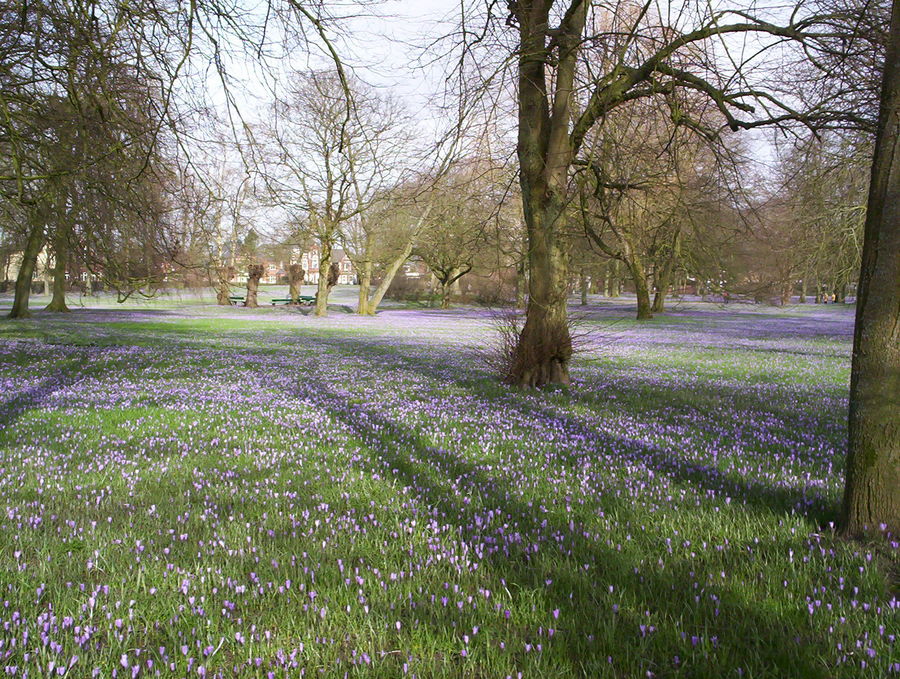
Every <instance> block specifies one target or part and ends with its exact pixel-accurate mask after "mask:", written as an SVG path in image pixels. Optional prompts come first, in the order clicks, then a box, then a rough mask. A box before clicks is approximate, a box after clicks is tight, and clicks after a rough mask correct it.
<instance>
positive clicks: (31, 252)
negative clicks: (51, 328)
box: [9, 223, 44, 318]
mask: <svg viewBox="0 0 900 679" xmlns="http://www.w3.org/2000/svg"><path fill="white" fill-rule="evenodd" d="M43 246H44V225H43V224H40V223H35V224H32V226H31V232H30V233H29V234H28V241H27V242H26V243H25V251H24V252H23V253H22V264H21V266H20V267H19V275H18V276H17V277H16V293H15V297H14V298H13V305H12V309H11V310H10V312H9V318H28V317H29V316H30V315H31V313H30V312H29V311H28V299H29V298H30V297H31V282H32V281H33V280H34V270H35V268H36V267H37V258H38V255H39V254H40V252H41V248H42V247H43Z"/></svg>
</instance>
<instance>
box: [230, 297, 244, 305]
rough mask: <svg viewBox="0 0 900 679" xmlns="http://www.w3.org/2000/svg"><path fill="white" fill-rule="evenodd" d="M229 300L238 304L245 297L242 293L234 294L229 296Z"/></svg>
mask: <svg viewBox="0 0 900 679" xmlns="http://www.w3.org/2000/svg"><path fill="white" fill-rule="evenodd" d="M228 301H229V302H231V304H232V305H234V304H237V303H238V302H243V301H244V297H243V296H242V295H232V296H231V297H229V298H228Z"/></svg>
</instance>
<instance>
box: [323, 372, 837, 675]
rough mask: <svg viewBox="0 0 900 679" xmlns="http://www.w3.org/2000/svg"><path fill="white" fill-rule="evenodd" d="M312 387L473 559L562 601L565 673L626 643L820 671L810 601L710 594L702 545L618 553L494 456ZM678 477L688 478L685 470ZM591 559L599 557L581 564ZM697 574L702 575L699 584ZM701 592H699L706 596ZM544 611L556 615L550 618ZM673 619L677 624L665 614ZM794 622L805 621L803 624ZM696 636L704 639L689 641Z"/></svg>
mask: <svg viewBox="0 0 900 679" xmlns="http://www.w3.org/2000/svg"><path fill="white" fill-rule="evenodd" d="M317 393H318V399H317V400H318V403H319V405H320V407H321V408H322V409H323V410H325V411H326V412H327V413H328V414H329V415H330V416H331V417H332V418H334V419H335V420H336V421H338V422H341V423H342V424H343V425H344V426H345V427H346V428H347V429H348V430H349V431H350V432H352V433H353V434H354V436H355V437H356V438H357V439H358V440H359V441H360V442H362V444H363V445H364V446H365V447H366V448H368V449H369V450H370V451H371V453H372V455H371V456H369V458H367V459H364V460H361V461H360V463H359V464H361V466H363V467H364V468H367V470H368V471H369V472H377V473H379V474H381V475H382V476H384V475H388V474H389V475H391V476H392V477H393V479H394V480H395V482H396V483H398V484H399V485H400V486H405V487H407V488H408V489H409V491H410V492H411V494H412V495H413V497H415V498H416V500H417V501H418V502H421V503H423V504H424V505H426V506H427V507H428V508H431V510H432V511H433V515H434V516H436V517H439V518H438V520H439V521H440V522H449V523H450V524H451V525H452V527H453V532H454V535H455V536H456V538H457V539H458V540H459V541H460V542H461V543H463V544H465V545H466V547H467V549H468V554H470V555H471V557H472V559H473V560H478V559H481V560H482V562H483V563H482V565H484V564H487V566H488V568H489V569H490V572H491V573H492V574H493V575H494V576H495V577H496V578H498V579H502V581H503V582H505V585H506V587H507V589H508V590H511V591H532V592H539V595H538V596H539V597H540V599H541V600H542V601H543V603H544V605H545V607H546V609H547V610H548V611H549V610H562V611H564V612H565V613H564V615H563V617H562V619H561V620H560V622H559V625H560V632H559V635H560V636H559V637H557V643H556V644H555V646H559V643H558V642H559V641H560V640H562V641H564V643H563V644H562V648H561V649H560V650H559V651H558V652H559V653H561V654H563V655H564V657H565V661H564V662H565V663H566V664H567V668H566V673H571V674H574V675H583V676H599V675H601V674H602V673H603V672H604V671H606V670H607V668H608V661H607V658H608V656H615V657H616V658H619V659H621V658H622V656H623V655H624V656H626V657H628V658H629V661H630V662H631V663H638V664H640V665H642V667H643V668H645V669H646V670H647V671H654V672H662V673H663V674H662V676H664V675H665V671H666V670H667V669H668V670H672V669H674V667H675V666H674V665H669V666H668V667H665V666H661V665H660V662H661V661H662V660H663V659H667V660H670V661H671V662H672V663H674V662H675V660H674V657H675V656H676V655H678V656H680V659H681V662H685V663H687V665H686V666H685V669H686V668H687V667H688V666H691V667H692V669H691V671H690V672H689V674H690V675H691V676H698V677H717V676H722V675H721V674H720V672H721V671H722V670H723V667H722V663H723V662H726V663H727V662H734V661H735V660H736V658H737V657H739V656H747V657H749V658H752V659H753V661H754V662H755V664H756V665H757V667H759V666H762V667H765V668H768V669H770V670H775V673H776V674H777V675H779V676H819V675H821V673H822V669H823V666H822V664H821V660H820V658H821V656H822V655H823V652H826V649H828V648H829V646H828V644H827V635H824V634H819V633H817V632H815V631H814V630H813V629H812V628H811V627H810V626H809V625H808V622H807V621H806V620H805V619H804V617H803V616H805V614H806V613H805V610H802V611H801V610H799V609H798V610H797V611H796V612H795V614H794V613H792V614H791V615H789V616H787V617H785V616H784V615H781V614H779V613H777V612H774V611H772V610H770V609H767V608H766V607H765V605H756V604H755V603H754V602H752V601H748V600H747V599H746V597H745V596H744V595H743V594H742V593H741V592H739V591H736V590H734V589H731V588H727V587H724V586H718V587H715V592H716V596H715V601H714V602H713V603H711V601H710V598H709V595H708V594H707V591H706V585H707V584H708V583H705V582H704V581H703V576H702V574H705V573H707V572H708V569H712V568H713V566H712V565H710V566H704V560H705V559H704V558H703V557H698V558H696V559H694V558H692V559H687V558H669V560H668V563H667V564H665V566H663V564H661V563H660V564H659V565H658V566H654V565H652V564H648V563H647V562H645V560H644V558H643V557H644V556H645V555H644V554H642V553H639V552H637V550H636V549H635V548H632V549H631V552H630V555H626V554H623V553H622V552H620V551H618V550H617V549H615V548H613V547H612V546H610V545H605V544H604V543H603V542H601V541H600V540H599V539H589V538H588V537H587V535H586V533H585V532H584V530H585V526H584V525H583V524H581V523H580V522H577V523H576V522H574V521H571V522H566V521H565V520H564V519H563V517H562V516H560V515H558V514H559V513H558V512H554V511H547V510H546V508H543V506H542V505H539V504H538V503H535V502H526V501H525V500H524V498H522V497H521V494H520V489H518V488H515V487H511V486H509V485H508V484H505V483H503V482H501V481H500V480H498V478H497V477H496V476H495V475H493V474H491V472H490V468H486V467H485V466H483V465H476V464H473V463H472V462H471V461H469V460H467V459H465V458H464V457H462V456H461V455H459V454H456V453H455V452H453V451H451V450H447V449H442V448H438V447H435V446H433V445H430V444H429V442H428V441H427V440H425V439H423V437H422V436H420V435H419V434H417V433H415V432H413V431H410V430H408V429H405V428H404V427H403V426H402V425H400V424H398V423H397V422H395V421H393V420H391V419H390V418H388V417H385V416H384V415H382V414H380V413H378V412H376V411H375V410H373V409H366V408H364V407H361V406H356V407H354V408H353V409H352V410H348V408H347V407H346V403H345V401H344V398H343V396H342V395H341V394H339V393H336V392H335V391H333V390H329V389H328V388H327V387H323V388H321V389H320V390H318V392H317ZM532 414H533V415H534V416H536V417H542V416H543V415H544V414H543V413H541V412H539V411H537V412H533V413H532ZM644 454H645V455H656V453H655V452H652V453H647V452H645V453H644ZM376 461H381V465H380V466H379V465H377V464H376ZM682 480H683V481H692V482H693V481H695V479H694V478H693V477H690V476H683V478H682ZM601 502H602V504H603V509H604V511H605V512H607V513H608V514H611V515H615V516H616V517H617V518H618V521H619V523H620V524H622V525H624V524H627V523H628V522H630V521H633V520H634V519H635V516H634V513H633V512H632V510H631V509H630V507H629V505H628V504H627V503H626V502H625V501H623V499H622V498H619V497H613V496H611V495H610V496H604V497H603V498H602V500H601ZM486 515H487V516H491V517H493V516H496V517H498V518H497V521H498V522H499V523H502V524H503V525H504V526H506V527H507V528H506V530H500V531H498V530H497V524H493V523H491V521H488V522H487V524H485V523H484V517H485V516H486ZM635 523H636V521H635ZM648 538H649V539H648ZM653 539H659V540H660V542H661V540H662V536H659V537H658V538H657V536H652V535H651V536H643V537H642V540H645V541H647V542H648V547H649V548H651V549H652V548H653V547H654V545H653V544H652V540H653ZM788 548H789V545H788V544H787V543H784V544H780V543H773V544H767V545H766V546H765V547H764V548H763V549H764V550H766V551H767V553H769V554H772V555H774V554H779V553H780V554H784V553H786V552H787V550H788ZM656 551H659V550H658V546H657V550H656ZM738 558H740V557H738ZM587 564H593V565H594V566H593V568H594V569H593V570H590V571H589V570H587V569H586V568H585V565H587ZM548 582H550V583H552V586H548V585H547V583H548ZM608 583H614V584H615V586H616V587H618V588H620V592H619V594H618V595H617V596H620V597H621V600H622V601H623V605H622V606H621V607H620V608H619V610H618V611H616V612H614V611H613V610H612V607H611V606H610V605H609V597H608V596H607V594H606V591H607V584H608ZM698 585H703V587H702V588H701V589H699V590H698V589H697V586H698ZM698 594H699V595H703V599H705V600H704V601H702V602H701V597H700V596H699V595H698ZM695 596H696V597H697V598H696V599H695V598H694V597H695ZM417 615H418V611H417ZM654 621H658V624H659V625H661V626H660V627H659V628H657V627H656V626H655V625H654ZM547 622H548V624H549V625H552V624H555V623H554V622H553V620H552V619H548V621H547ZM673 622H677V623H680V624H676V625H675V626H674V627H672V626H666V623H673ZM433 624H435V625H437V626H445V625H446V621H442V620H441V618H440V616H439V615H437V616H436V617H435V620H434V621H433ZM512 624H515V621H513V623H512ZM676 627H677V628H678V629H676ZM686 630H687V631H686ZM798 630H803V632H802V633H801V634H799V635H798V632H797V631H798ZM690 631H694V632H696V634H690ZM520 634H521V635H522V636H523V637H524V638H532V639H535V640H536V641H540V638H539V637H538V636H537V630H535V629H522V630H520ZM692 637H696V639H693V638H692ZM545 643H548V642H545ZM695 644H702V647H703V648H704V649H705V650H703V652H700V653H695V652H694V650H693V649H694V645H695ZM826 654H827V652H826ZM651 659H652V660H651ZM559 661H561V659H560V658H559V657H557V662H559ZM732 671H733V670H732Z"/></svg>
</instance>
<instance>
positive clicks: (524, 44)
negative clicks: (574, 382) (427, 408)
mask: <svg viewBox="0 0 900 679" xmlns="http://www.w3.org/2000/svg"><path fill="white" fill-rule="evenodd" d="M552 4H553V3H550V2H546V0H521V1H520V2H518V3H515V4H513V3H510V7H511V8H512V9H513V11H514V13H515V18H516V20H517V22H518V28H519V49H518V69H519V72H518V109H519V116H518V145H517V148H516V151H517V154H518V158H519V184H520V186H521V189H522V205H523V208H524V216H525V225H526V231H527V233H528V265H529V267H528V271H529V282H528V292H529V296H528V305H527V307H526V310H525V325H524V327H523V328H522V332H521V334H520V336H519V340H518V342H517V344H516V348H515V351H514V354H513V361H512V367H511V371H510V375H509V381H510V382H512V383H514V384H518V385H520V386H533V387H540V386H543V385H546V384H551V383H556V384H568V383H569V360H570V359H571V357H572V337H571V335H570V333H569V325H568V312H567V301H568V300H567V298H568V294H567V293H568V289H567V288H568V280H567V259H568V258H567V256H566V244H565V242H564V239H565V236H564V233H563V227H564V226H565V224H564V213H565V206H566V197H567V196H566V194H567V189H568V186H567V184H568V173H569V168H570V167H571V163H572V159H573V158H574V154H575V148H576V143H577V140H575V138H574V137H573V136H570V127H571V125H570V124H571V119H572V103H573V96H572V93H573V87H574V78H575V69H576V62H577V56H578V48H579V45H580V41H581V35H582V33H583V30H584V25H585V20H586V17H587V5H588V3H587V2H585V1H580V2H574V3H572V5H571V6H570V8H569V11H567V12H566V15H565V17H564V19H563V20H562V21H561V22H560V25H559V27H558V29H557V30H556V31H555V35H554V36H553V42H554V43H555V45H557V46H558V54H557V56H556V59H555V64H556V68H555V73H554V74H553V75H554V77H553V79H552V85H553V92H552V93H548V81H549V79H548V77H547V75H548V74H547V70H546V69H547V63H548V62H549V61H550V54H548V47H547V46H548V44H549V34H548V33H549V31H550V16H549V15H550V9H551V6H552Z"/></svg>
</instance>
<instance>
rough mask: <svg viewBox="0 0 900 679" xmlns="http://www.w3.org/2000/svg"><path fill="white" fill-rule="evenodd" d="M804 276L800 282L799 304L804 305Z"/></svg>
mask: <svg viewBox="0 0 900 679" xmlns="http://www.w3.org/2000/svg"><path fill="white" fill-rule="evenodd" d="M806 278H807V277H806V275H805V274H804V276H803V280H802V281H800V299H799V302H800V304H806Z"/></svg>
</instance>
